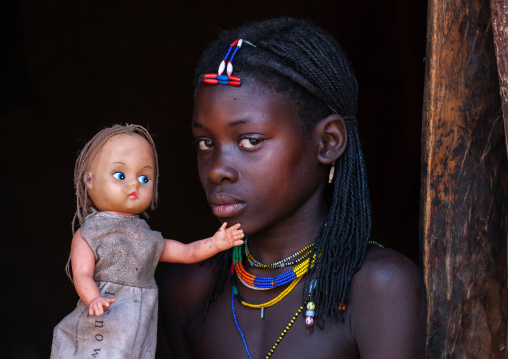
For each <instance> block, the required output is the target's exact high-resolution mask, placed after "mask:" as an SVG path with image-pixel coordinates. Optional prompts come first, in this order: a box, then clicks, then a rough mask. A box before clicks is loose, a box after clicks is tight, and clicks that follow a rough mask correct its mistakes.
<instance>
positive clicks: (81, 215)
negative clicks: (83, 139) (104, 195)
mask: <svg viewBox="0 0 508 359" xmlns="http://www.w3.org/2000/svg"><path fill="white" fill-rule="evenodd" d="M121 134H125V135H133V134H138V135H140V136H141V137H143V138H144V139H145V140H146V141H147V142H148V143H149V144H150V147H151V148H152V152H153V158H154V162H155V168H154V176H153V196H152V202H151V203H150V209H151V210H153V209H155V207H156V206H157V201H158V199H159V198H158V193H157V187H158V184H159V165H158V161H157V151H156V149H155V143H154V142H153V139H152V136H151V135H150V133H149V132H148V131H147V130H146V129H145V128H144V127H143V126H140V125H132V124H125V125H119V124H116V125H113V126H111V127H107V128H104V129H103V130H101V131H99V132H98V133H97V134H96V135H95V136H94V137H93V138H92V139H91V140H90V141H88V143H87V144H86V145H85V147H84V148H83V149H82V150H81V152H80V153H79V156H78V159H77V160H76V166H75V167H74V187H75V189H76V213H75V215H74V218H73V220H72V229H73V231H75V224H76V219H77V220H78V221H79V224H82V223H83V221H84V220H85V218H86V216H88V215H89V214H90V213H91V207H92V206H93V202H92V199H91V198H90V195H89V194H88V191H87V186H86V181H87V176H88V172H89V171H90V168H91V167H92V163H93V161H94V159H95V157H96V156H97V154H98V153H99V151H100V150H101V149H102V146H104V145H105V144H106V142H108V140H109V139H110V138H111V137H113V136H116V135H121Z"/></svg>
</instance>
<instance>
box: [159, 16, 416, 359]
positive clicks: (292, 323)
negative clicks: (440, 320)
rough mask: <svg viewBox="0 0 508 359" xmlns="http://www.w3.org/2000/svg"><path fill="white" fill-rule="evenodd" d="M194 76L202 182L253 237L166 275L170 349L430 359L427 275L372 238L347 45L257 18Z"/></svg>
mask: <svg viewBox="0 0 508 359" xmlns="http://www.w3.org/2000/svg"><path fill="white" fill-rule="evenodd" d="M195 84H196V85H195V86H196V90H195V98H194V99H195V106H194V116H193V121H192V131H193V135H194V137H195V141H196V143H197V146H198V169H199V175H200V179H201V183H202V185H203V187H204V189H205V192H206V195H207V198H208V202H209V205H210V208H211V209H212V212H213V214H214V215H215V216H216V217H218V218H219V219H220V220H221V221H226V220H227V221H235V222H236V221H239V222H241V223H242V228H243V229H244V231H245V233H246V235H247V236H248V240H247V239H246V241H245V244H244V246H243V247H235V248H234V249H233V250H230V251H228V252H226V253H223V254H219V255H218V256H216V257H214V260H213V261H212V264H213V265H212V266H204V267H200V266H196V265H192V266H172V267H171V268H170V269H169V271H168V273H167V275H166V276H165V278H164V280H163V284H162V287H161V306H162V311H163V320H164V325H165V328H166V332H167V339H168V342H169V344H170V348H171V350H172V354H173V357H175V358H179V359H186V358H207V359H210V358H233V357H234V358H269V357H271V356H273V357H276V358H318V357H319V358H323V359H326V358H342V359H343V358H360V357H361V358H362V359H366V358H376V359H380V358H392V359H394V358H423V356H424V344H425V305H424V304H425V299H424V298H425V294H424V288H423V282H422V279H421V274H420V272H419V270H418V268H417V267H416V266H415V265H414V263H413V262H411V261H410V260H409V259H407V258H405V257H403V256H402V255H400V254H398V253H396V252H395V251H393V250H390V249H387V248H383V247H382V246H381V245H380V244H378V243H376V242H372V241H371V238H370V226H371V219H370V200H369V192H368V186H367V177H366V172H365V164H364V160H363V155H362V150H361V146H360V140H359V135H358V126H359V124H358V120H357V118H356V113H357V83H356V79H355V77H354V75H353V72H352V70H351V67H350V65H349V62H348V60H347V58H346V56H345V54H344V52H343V50H342V49H341V47H340V46H339V44H338V43H337V41H336V40H335V39H334V38H333V37H332V36H330V35H329V34H328V33H326V32H325V31H324V30H322V29H321V28H319V27H317V26H315V25H313V24H311V23H308V22H306V21H302V20H295V19H288V18H280V19H273V20H268V21H263V22H258V23H252V24H248V25H246V26H243V27H240V28H238V29H234V30H231V31H226V32H224V33H222V34H221V35H220V36H219V38H218V39H217V40H216V41H215V42H214V43H212V45H211V46H210V48H209V49H208V50H206V51H205V53H204V54H203V57H202V59H201V61H200V62H199V64H198V66H197V70H196V83H195ZM379 120H380V121H382V120H389V118H388V116H380V118H379ZM388 160H389V159H388ZM379 240H380V241H381V242H382V240H383V239H382V238H381V239H379ZM174 287H178V288H179V290H178V291H174V290H172V288H174ZM189 298H190V300H189ZM203 318H204V320H203ZM217 328H220V330H217Z"/></svg>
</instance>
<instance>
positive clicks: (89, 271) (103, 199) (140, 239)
mask: <svg viewBox="0 0 508 359" xmlns="http://www.w3.org/2000/svg"><path fill="white" fill-rule="evenodd" d="M74 184H75V187H76V197H77V211H76V215H75V217H74V221H73V227H74V223H75V220H76V218H77V219H78V220H79V223H80V228H79V229H78V230H77V231H75V233H74V237H73V239H72V244H71V254H70V258H69V260H70V263H71V264H72V273H73V278H71V279H73V282H74V285H75V288H76V291H77V293H78V295H79V297H80V300H79V301H78V305H77V307H76V309H75V310H74V311H73V312H72V313H71V314H69V315H68V316H66V317H65V318H64V319H63V320H62V321H61V322H60V323H59V324H58V325H57V326H56V328H55V330H54V335H53V345H52V353H51V358H52V359H57V358H58V359H60V358H61V359H68V358H70V357H76V358H105V359H106V358H107V359H126V358H140V359H141V358H154V355H155V349H156V337H157V305H158V288H157V285H156V282H155V279H154V271H155V268H156V266H157V263H158V262H159V261H163V262H179V263H196V262H200V261H202V260H204V259H206V258H208V257H210V256H212V255H214V254H216V253H218V252H220V251H223V250H226V249H229V248H231V247H233V246H236V245H240V244H242V243H243V241H242V240H241V238H243V236H244V235H243V231H242V230H241V229H239V228H240V224H236V225H234V226H231V227H230V228H226V223H223V224H222V226H221V227H220V229H219V230H218V231H217V232H216V233H215V235H214V236H213V237H210V238H206V239H202V240H199V241H195V242H193V243H190V244H183V243H180V242H178V241H174V240H170V239H164V238H162V235H161V234H160V232H156V231H152V230H151V229H150V228H149V226H148V224H147V223H146V222H145V220H143V219H141V218H140V217H139V216H138V215H139V214H140V213H143V212H144V211H145V209H147V208H148V207H149V206H150V207H151V209H154V208H155V205H156V202H157V185H158V163H157V153H156V150H155V146H154V142H153V140H152V138H151V136H150V134H149V133H148V132H147V130H146V129H144V128H143V127H141V126H138V125H125V126H123V125H114V126H112V127H109V128H105V129H103V130H102V131H100V132H99V133H97V134H96V135H95V136H94V137H93V138H92V140H91V141H90V142H88V143H87V145H86V146H85V147H84V149H83V150H82V152H81V153H80V155H79V157H78V160H77V162H76V167H75V171H74ZM68 267H69V263H68ZM67 270H68V274H69V275H70V273H69V268H67Z"/></svg>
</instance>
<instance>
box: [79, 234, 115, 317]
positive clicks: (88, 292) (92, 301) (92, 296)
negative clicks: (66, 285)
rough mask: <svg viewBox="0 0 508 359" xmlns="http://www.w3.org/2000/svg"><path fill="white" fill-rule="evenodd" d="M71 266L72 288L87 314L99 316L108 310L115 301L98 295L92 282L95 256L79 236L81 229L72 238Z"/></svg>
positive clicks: (97, 290) (95, 285)
mask: <svg viewBox="0 0 508 359" xmlns="http://www.w3.org/2000/svg"><path fill="white" fill-rule="evenodd" d="M71 265H72V274H73V279H74V287H75V288H76V292H78V295H79V297H80V298H81V300H82V301H83V302H84V303H85V305H86V306H87V307H88V314H90V315H94V314H95V315H96V316H101V315H102V314H103V313H104V308H106V309H107V308H109V306H110V305H111V304H112V303H114V302H115V300H114V299H109V298H104V297H101V294H100V293H99V288H97V284H96V283H95V281H94V280H93V273H94V269H95V256H94V254H93V252H92V249H91V248H90V246H89V245H88V243H87V242H86V241H85V240H84V239H83V237H82V236H81V229H78V230H77V231H76V233H75V234H74V237H73V238H72V244H71Z"/></svg>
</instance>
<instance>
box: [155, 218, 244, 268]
mask: <svg viewBox="0 0 508 359" xmlns="http://www.w3.org/2000/svg"><path fill="white" fill-rule="evenodd" d="M226 225H227V223H226V222H224V223H223V224H222V226H221V227H220V228H219V230H218V231H217V232H216V233H215V234H214V235H213V237H209V238H205V239H201V240H199V241H195V242H192V243H189V244H184V243H181V242H178V241H175V240H172V239H165V240H164V249H163V250H162V255H161V257H160V259H159V261H161V262H171V263H197V262H201V261H203V260H205V259H207V258H210V257H211V256H213V255H214V254H217V253H219V252H222V251H224V250H226V249H229V248H231V247H234V246H239V245H241V244H243V241H242V238H243V237H244V234H243V230H241V229H239V228H240V224H239V223H237V224H235V225H234V226H231V227H229V228H227V229H226Z"/></svg>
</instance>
